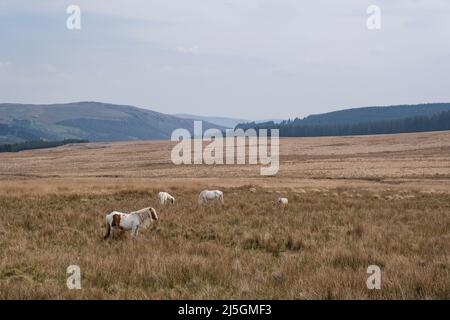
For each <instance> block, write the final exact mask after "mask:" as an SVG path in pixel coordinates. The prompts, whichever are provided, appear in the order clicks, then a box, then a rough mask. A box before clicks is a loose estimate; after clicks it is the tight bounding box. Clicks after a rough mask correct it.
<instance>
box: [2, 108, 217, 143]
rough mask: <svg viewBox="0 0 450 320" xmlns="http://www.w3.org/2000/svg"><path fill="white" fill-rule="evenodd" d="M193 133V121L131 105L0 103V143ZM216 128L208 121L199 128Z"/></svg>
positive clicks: (167, 137)
mask: <svg viewBox="0 0 450 320" xmlns="http://www.w3.org/2000/svg"><path fill="white" fill-rule="evenodd" d="M177 128H185V129H188V130H189V131H191V132H192V131H193V121H192V120H189V119H182V118H178V117H175V116H171V115H167V114H163V113H159V112H155V111H151V110H147V109H141V108H137V107H134V106H125V105H114V104H107V103H99V102H76V103H66V104H51V105H31V104H12V103H4V104H0V143H2V144H5V143H20V142H23V141H32V140H49V141H56V140H65V139H81V140H89V141H129V140H159V139H161V140H162V139H170V136H171V134H172V131H173V130H175V129H177ZM209 128H218V129H224V128H223V127H218V126H217V125H215V124H211V123H209V122H204V123H203V129H204V130H206V129H209Z"/></svg>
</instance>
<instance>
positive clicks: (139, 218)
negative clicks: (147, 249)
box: [104, 208, 158, 239]
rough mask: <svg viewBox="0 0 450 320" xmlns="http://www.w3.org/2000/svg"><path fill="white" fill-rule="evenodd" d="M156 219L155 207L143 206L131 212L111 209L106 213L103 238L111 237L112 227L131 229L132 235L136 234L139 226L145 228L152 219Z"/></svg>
mask: <svg viewBox="0 0 450 320" xmlns="http://www.w3.org/2000/svg"><path fill="white" fill-rule="evenodd" d="M157 220H158V215H157V214H156V211H155V209H153V208H145V209H142V210H139V211H135V212H131V213H122V212H118V211H113V212H111V213H110V214H108V215H106V235H105V237H104V239H107V238H108V237H112V234H113V233H112V231H113V228H119V229H121V230H125V231H129V230H131V235H132V236H134V237H135V236H137V235H138V232H139V228H144V229H145V228H147V227H149V226H150V224H152V222H153V221H157Z"/></svg>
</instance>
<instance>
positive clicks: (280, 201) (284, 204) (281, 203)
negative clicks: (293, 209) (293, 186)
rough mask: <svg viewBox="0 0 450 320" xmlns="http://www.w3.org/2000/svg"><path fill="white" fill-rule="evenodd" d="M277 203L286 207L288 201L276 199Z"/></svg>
mask: <svg viewBox="0 0 450 320" xmlns="http://www.w3.org/2000/svg"><path fill="white" fill-rule="evenodd" d="M277 203H278V204H280V205H282V206H286V205H287V204H288V203H289V201H288V199H287V198H278V201H277Z"/></svg>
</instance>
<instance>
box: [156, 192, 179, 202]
mask: <svg viewBox="0 0 450 320" xmlns="http://www.w3.org/2000/svg"><path fill="white" fill-rule="evenodd" d="M158 198H159V202H160V203H161V204H166V203H169V202H170V203H175V198H174V197H172V196H171V195H170V194H168V193H167V192H160V193H158Z"/></svg>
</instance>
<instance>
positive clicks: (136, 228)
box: [131, 226, 139, 237]
mask: <svg viewBox="0 0 450 320" xmlns="http://www.w3.org/2000/svg"><path fill="white" fill-rule="evenodd" d="M138 233H139V226H133V229H132V230H131V234H132V235H133V236H134V237H136V236H137V235H138Z"/></svg>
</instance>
